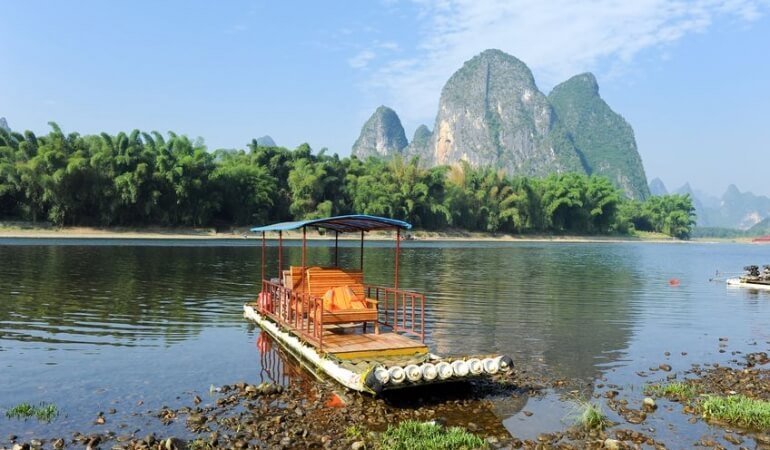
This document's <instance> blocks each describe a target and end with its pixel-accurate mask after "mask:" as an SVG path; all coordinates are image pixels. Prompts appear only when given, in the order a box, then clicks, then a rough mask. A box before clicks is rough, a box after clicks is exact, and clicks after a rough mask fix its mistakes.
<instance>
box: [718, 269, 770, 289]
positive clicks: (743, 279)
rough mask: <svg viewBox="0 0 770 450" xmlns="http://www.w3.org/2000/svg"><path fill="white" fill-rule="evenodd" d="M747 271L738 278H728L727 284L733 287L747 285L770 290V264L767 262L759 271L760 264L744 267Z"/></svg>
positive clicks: (747, 286) (746, 286) (752, 287)
mask: <svg viewBox="0 0 770 450" xmlns="http://www.w3.org/2000/svg"><path fill="white" fill-rule="evenodd" d="M743 270H745V271H746V273H744V274H743V275H741V276H740V277H736V278H728V279H727V285H728V286H733V287H745V288H751V289H767V290H770V265H768V264H765V265H764V266H762V271H761V272H760V271H759V266H756V265H752V266H746V267H744V268H743Z"/></svg>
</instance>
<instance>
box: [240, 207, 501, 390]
mask: <svg viewBox="0 0 770 450" xmlns="http://www.w3.org/2000/svg"><path fill="white" fill-rule="evenodd" d="M309 227H310V228H318V229H323V230H326V231H327V232H333V233H334V253H333V259H334V261H333V263H331V264H330V265H329V266H325V267H321V266H308V265H307V264H306V262H307V256H306V254H307V251H306V250H307V244H306V242H307V228H309ZM409 229H411V225H410V224H409V223H407V222H403V221H400V220H394V219H388V218H384V217H376V216H368V215H348V216H337V217H328V218H323V219H315V220H306V221H299V222H284V223H278V224H273V225H267V226H263V227H255V228H252V230H251V231H253V232H257V233H261V234H262V272H261V274H262V289H261V291H260V293H259V295H258V296H257V300H256V301H255V302H254V303H251V304H246V305H244V307H243V309H244V317H246V318H248V319H250V320H252V321H254V322H256V323H257V324H258V325H259V326H260V328H262V330H263V331H265V332H267V333H269V334H270V335H271V336H272V337H273V338H275V340H276V341H277V342H279V343H280V344H281V345H282V346H283V347H284V348H286V349H287V350H288V351H289V352H290V353H292V354H293V355H294V356H295V357H297V358H299V359H300V360H302V361H303V362H305V363H306V364H305V365H309V366H311V367H312V368H313V369H314V370H316V371H318V372H320V373H323V374H325V375H327V376H329V377H331V378H332V379H334V380H336V381H337V382H339V383H340V384H342V385H344V386H346V387H348V388H350V389H354V390H357V391H363V392H369V393H373V394H379V393H381V392H382V391H385V390H390V389H398V388H404V387H409V386H419V385H425V384H433V383H443V382H448V381H456V380H463V379H468V378H471V377H482V376H490V375H494V374H497V373H499V372H507V371H510V370H511V369H512V368H513V361H512V360H511V358H510V357H508V356H506V355H485V356H473V357H471V356H468V357H453V358H444V357H440V356H438V355H435V354H433V353H431V352H430V351H429V349H428V347H427V346H426V345H425V332H426V329H425V308H426V304H425V302H426V299H425V295H423V294H421V293H417V292H413V291H410V290H405V289H401V288H400V287H399V256H400V249H401V231H402V230H409ZM289 230H302V257H301V263H300V265H299V266H291V265H289V266H288V267H285V265H284V261H283V232H284V231H289ZM374 230H391V231H395V269H394V281H393V286H372V285H369V284H366V283H365V282H364V270H363V269H364V237H365V234H366V233H367V232H369V231H374ZM267 232H277V233H278V261H277V271H276V272H275V273H276V274H277V276H276V277H273V278H271V279H268V278H267V277H266V264H265V254H266V240H265V233H267ZM340 233H360V236H361V246H360V248H361V250H360V264H359V266H358V267H356V268H342V267H340V266H339V234H340Z"/></svg>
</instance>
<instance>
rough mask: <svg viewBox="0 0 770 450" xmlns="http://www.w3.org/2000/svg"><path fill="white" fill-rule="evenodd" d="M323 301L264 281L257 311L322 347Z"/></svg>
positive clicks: (320, 348) (321, 348)
mask: <svg viewBox="0 0 770 450" xmlns="http://www.w3.org/2000/svg"><path fill="white" fill-rule="evenodd" d="M322 305H323V301H322V300H321V299H320V298H318V297H316V296H314V295H310V294H306V293H302V292H294V291H292V290H291V289H288V288H286V287H284V286H281V285H280V284H278V283H272V282H270V281H266V280H263V281H262V293H260V298H259V299H258V300H257V310H258V311H259V312H260V314H264V315H267V316H269V317H270V318H272V319H273V320H274V321H275V322H277V323H278V324H280V325H281V326H284V327H286V328H288V329H289V330H291V331H292V332H293V333H294V334H296V335H298V336H301V337H302V338H304V339H306V340H307V341H309V342H311V343H314V344H316V345H317V346H318V348H319V350H323V314H324V312H323V307H322Z"/></svg>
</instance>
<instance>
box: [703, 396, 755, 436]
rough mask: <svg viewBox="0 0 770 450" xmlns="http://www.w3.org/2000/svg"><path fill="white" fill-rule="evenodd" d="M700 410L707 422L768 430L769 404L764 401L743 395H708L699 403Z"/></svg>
mask: <svg viewBox="0 0 770 450" xmlns="http://www.w3.org/2000/svg"><path fill="white" fill-rule="evenodd" d="M700 410H701V413H702V414H703V418H704V419H707V420H719V421H722V422H727V423H729V424H732V425H737V426H740V427H744V428H750V429H756V430H765V429H768V428H770V402H768V401H765V400H755V399H753V398H749V397H746V396H745V395H731V396H728V397H720V396H716V395H709V396H706V398H704V399H703V400H702V401H701V402H700Z"/></svg>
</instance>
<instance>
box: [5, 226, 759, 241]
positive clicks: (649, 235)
mask: <svg viewBox="0 0 770 450" xmlns="http://www.w3.org/2000/svg"><path fill="white" fill-rule="evenodd" d="M260 238H261V236H260V234H258V233H252V232H250V231H249V228H248V227H236V228H228V229H220V230H217V229H215V228H208V227H201V228H193V227H152V226H148V227H84V226H83V227H81V226H73V227H56V226H53V225H41V224H39V223H38V224H31V223H24V222H2V221H0V239H148V240H150V239H158V240H163V239H168V240H193V241H194V240H232V239H250V240H255V239H260ZM266 238H267V239H268V240H275V239H277V237H276V236H275V235H273V234H269V235H266ZM283 238H284V239H285V240H290V241H291V240H299V239H302V233H301V232H298V231H286V232H284V237H283ZM331 238H333V235H329V234H321V233H317V232H308V234H307V239H308V240H327V239H331ZM393 238H394V235H393V233H390V232H371V233H370V234H369V235H367V240H384V241H392V240H393ZM339 239H340V240H341V241H345V240H352V241H357V240H358V239H359V238H358V237H357V236H348V235H345V234H341V235H340V236H339ZM404 240H407V241H440V242H453V241H456V242H563V243H570V242H587V243H590V242H596V243H602V242H605V243H609V242H647V243H686V242H692V243H752V242H751V238H749V237H740V238H692V239H690V240H687V241H683V240H680V239H675V238H672V237H670V236H667V235H665V234H663V233H654V232H641V231H637V232H634V233H633V234H623V235H617V234H615V235H587V234H584V235H583V234H541V233H532V234H508V233H489V232H468V231H463V230H448V231H427V230H410V231H409V232H407V233H404Z"/></svg>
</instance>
